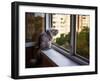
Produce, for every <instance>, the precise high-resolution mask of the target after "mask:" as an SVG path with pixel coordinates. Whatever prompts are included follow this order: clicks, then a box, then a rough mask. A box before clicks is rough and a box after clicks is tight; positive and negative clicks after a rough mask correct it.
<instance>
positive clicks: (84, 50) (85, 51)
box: [76, 15, 90, 59]
mask: <svg viewBox="0 0 100 81" xmlns="http://www.w3.org/2000/svg"><path fill="white" fill-rule="evenodd" d="M76 23H77V24H76V25H77V26H76V27H77V28H76V31H77V36H76V37H77V38H76V53H77V54H78V55H80V56H83V57H85V58H87V59H89V32H90V16H88V15H77V22H76Z"/></svg>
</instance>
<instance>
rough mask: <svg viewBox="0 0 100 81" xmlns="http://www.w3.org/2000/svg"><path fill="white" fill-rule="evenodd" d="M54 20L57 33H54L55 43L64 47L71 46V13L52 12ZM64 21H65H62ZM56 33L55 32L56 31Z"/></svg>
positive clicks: (54, 28) (53, 28)
mask: <svg viewBox="0 0 100 81" xmlns="http://www.w3.org/2000/svg"><path fill="white" fill-rule="evenodd" d="M51 19H52V20H51V21H52V22H55V27H53V23H52V25H51V26H52V27H51V29H52V30H56V32H57V34H56V35H55V34H54V35H53V43H54V44H56V45H58V46H60V47H62V48H64V49H69V48H70V15H63V14H54V15H53V14H52V18H51ZM62 22H63V23H62ZM54 33H55V32H54Z"/></svg>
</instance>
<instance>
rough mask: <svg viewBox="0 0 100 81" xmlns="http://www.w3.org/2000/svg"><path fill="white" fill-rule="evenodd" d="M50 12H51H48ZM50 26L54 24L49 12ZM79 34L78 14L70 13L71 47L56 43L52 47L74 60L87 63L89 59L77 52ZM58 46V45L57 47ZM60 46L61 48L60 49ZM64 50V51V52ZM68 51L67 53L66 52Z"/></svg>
mask: <svg viewBox="0 0 100 81" xmlns="http://www.w3.org/2000/svg"><path fill="white" fill-rule="evenodd" d="M48 14H49V13H48ZM49 21H50V23H49V28H50V29H51V26H52V14H49ZM76 37H77V35H76V15H72V14H71V15H70V49H65V48H64V47H61V46H59V45H57V44H55V43H52V47H53V48H54V49H55V50H57V51H58V52H60V53H61V54H63V55H64V56H66V57H69V58H70V59H72V60H73V59H74V58H77V59H74V61H76V62H78V61H79V62H78V63H79V64H81V65H84V64H85V65H87V64H89V59H87V58H85V57H83V56H81V55H79V54H78V53H76V41H77V38H76ZM55 46H56V47H55ZM58 48H60V49H58ZM62 51H63V52H62ZM65 52H66V54H65Z"/></svg>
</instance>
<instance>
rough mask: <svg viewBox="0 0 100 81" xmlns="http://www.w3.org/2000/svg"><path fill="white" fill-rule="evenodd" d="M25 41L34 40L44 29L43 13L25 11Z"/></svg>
mask: <svg viewBox="0 0 100 81" xmlns="http://www.w3.org/2000/svg"><path fill="white" fill-rule="evenodd" d="M25 18H26V42H36V41H37V39H38V36H39V34H40V33H41V32H42V31H44V25H45V23H44V21H45V14H43V13H29V12H28V13H27V12H26V17H25Z"/></svg>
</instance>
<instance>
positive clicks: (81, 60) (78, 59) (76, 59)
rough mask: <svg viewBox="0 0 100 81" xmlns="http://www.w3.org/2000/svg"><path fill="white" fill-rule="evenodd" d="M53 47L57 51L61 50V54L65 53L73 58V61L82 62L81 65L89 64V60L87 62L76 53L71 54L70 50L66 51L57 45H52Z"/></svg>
mask: <svg viewBox="0 0 100 81" xmlns="http://www.w3.org/2000/svg"><path fill="white" fill-rule="evenodd" d="M52 48H53V49H55V50H56V51H57V52H59V53H60V54H62V55H64V56H65V57H66V58H69V59H71V60H72V61H74V62H76V63H78V64H80V65H89V62H86V61H85V60H83V59H81V58H79V57H77V56H75V55H71V54H69V52H67V51H64V50H63V49H61V48H59V47H57V46H55V45H52Z"/></svg>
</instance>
